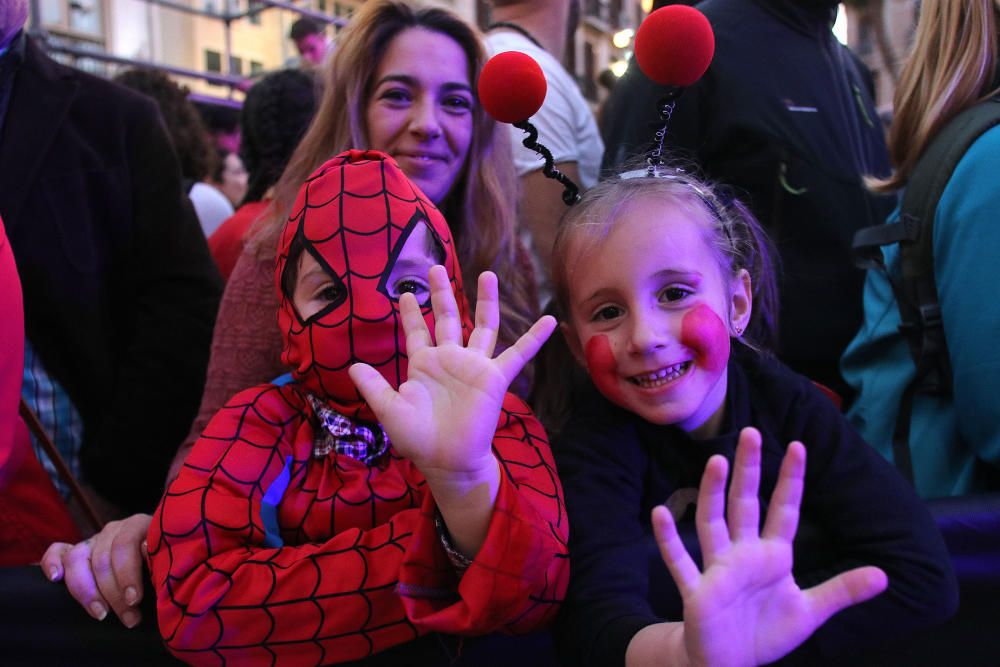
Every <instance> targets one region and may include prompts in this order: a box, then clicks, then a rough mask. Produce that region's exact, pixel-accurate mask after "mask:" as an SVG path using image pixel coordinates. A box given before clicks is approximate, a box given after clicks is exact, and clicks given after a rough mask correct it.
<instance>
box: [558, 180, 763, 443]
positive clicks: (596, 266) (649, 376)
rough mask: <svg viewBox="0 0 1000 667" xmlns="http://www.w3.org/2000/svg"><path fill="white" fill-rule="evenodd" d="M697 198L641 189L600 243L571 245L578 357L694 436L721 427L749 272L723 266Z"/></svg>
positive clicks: (660, 418) (573, 337)
mask: <svg viewBox="0 0 1000 667" xmlns="http://www.w3.org/2000/svg"><path fill="white" fill-rule="evenodd" d="M708 215H709V214H708V212H707V210H706V209H705V208H704V207H703V206H702V205H701V204H700V203H697V202H685V201H677V200H669V199H665V198H663V197H649V196H647V197H642V198H639V199H637V200H635V201H634V202H630V203H629V204H628V205H626V206H625V207H624V209H623V210H622V212H620V213H619V215H618V218H617V219H616V220H614V221H613V222H612V223H611V224H610V226H609V232H608V234H607V236H606V237H605V238H603V239H601V240H599V241H598V242H596V243H593V242H589V243H588V240H587V238H586V237H585V236H584V235H582V234H581V235H579V236H578V237H577V238H574V239H572V240H571V241H570V245H569V247H568V249H567V251H568V252H567V256H568V267H569V272H568V278H569V302H570V313H569V315H570V317H569V322H568V323H566V324H564V327H563V328H564V333H565V335H566V338H567V341H568V342H569V345H570V348H571V349H572V350H573V352H574V355H575V356H576V358H577V359H578V360H579V361H580V362H581V363H582V364H583V365H584V366H586V368H587V371H588V373H590V376H591V378H592V379H593V381H594V384H595V385H596V386H597V388H598V389H599V390H600V391H601V393H602V394H604V395H605V396H606V397H607V398H608V399H609V400H611V401H613V402H614V403H616V404H618V405H620V406H622V407H623V408H625V409H627V410H629V411H631V412H634V413H635V414H637V415H639V416H640V417H642V418H643V419H645V420H646V421H649V422H651V423H654V424H677V425H678V426H680V427H681V428H682V429H684V430H685V431H688V432H689V433H691V434H692V435H694V436H695V437H711V436H712V435H714V434H716V433H717V432H718V429H719V426H720V424H721V419H722V408H723V404H724V401H725V396H726V366H727V363H728V360H729V351H730V333H731V332H735V331H736V330H737V329H738V330H740V331H742V330H743V329H744V328H745V327H746V324H747V322H748V321H749V319H750V303H751V292H750V276H749V274H748V273H747V272H746V271H743V270H741V271H740V272H739V273H738V274H737V275H735V276H733V275H731V274H729V272H726V273H725V274H724V272H723V270H722V268H721V262H720V258H719V256H718V252H717V251H716V250H715V249H714V248H713V247H712V245H711V244H710V243H709V241H708V238H709V235H710V231H709V224H710V222H709V219H708Z"/></svg>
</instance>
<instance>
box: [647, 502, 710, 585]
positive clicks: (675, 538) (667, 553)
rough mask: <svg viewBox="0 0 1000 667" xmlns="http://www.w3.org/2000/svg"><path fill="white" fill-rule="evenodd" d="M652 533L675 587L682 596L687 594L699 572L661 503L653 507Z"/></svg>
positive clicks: (698, 576) (671, 517)
mask: <svg viewBox="0 0 1000 667" xmlns="http://www.w3.org/2000/svg"><path fill="white" fill-rule="evenodd" d="M653 535H654V536H655V537H656V545H657V546H658V547H660V556H662V557H663V562H664V563H666V564H667V569H668V570H670V576H672V577H673V578H674V583H676V584H677V589H678V590H679V591H680V592H681V595H682V596H687V594H688V592H689V591H691V590H693V589H694V588H695V587H696V586H697V585H698V581H699V579H700V578H701V572H699V571H698V566H697V565H696V564H695V562H694V561H693V560H691V556H690V555H689V554H688V552H687V549H686V548H685V547H684V542H682V541H681V537H680V535H678V534H677V525H676V524H675V523H674V517H673V516H672V515H671V514H670V510H668V509H667V508H666V507H664V506H663V505H658V506H656V507H654V508H653Z"/></svg>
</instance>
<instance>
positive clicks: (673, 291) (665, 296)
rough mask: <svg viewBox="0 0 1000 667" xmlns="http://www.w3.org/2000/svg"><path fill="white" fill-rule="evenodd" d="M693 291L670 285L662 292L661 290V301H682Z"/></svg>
mask: <svg viewBox="0 0 1000 667" xmlns="http://www.w3.org/2000/svg"><path fill="white" fill-rule="evenodd" d="M691 294H692V292H691V290H689V289H685V288H684V287H668V288H666V289H665V290H663V291H662V292H660V300H661V301H681V300H682V299H684V298H686V297H689V296H691Z"/></svg>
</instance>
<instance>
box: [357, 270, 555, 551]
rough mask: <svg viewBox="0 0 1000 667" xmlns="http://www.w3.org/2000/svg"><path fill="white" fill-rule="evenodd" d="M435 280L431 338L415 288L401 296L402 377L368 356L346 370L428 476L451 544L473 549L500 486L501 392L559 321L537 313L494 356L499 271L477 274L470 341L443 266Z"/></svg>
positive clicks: (394, 438)
mask: <svg viewBox="0 0 1000 667" xmlns="http://www.w3.org/2000/svg"><path fill="white" fill-rule="evenodd" d="M429 279H430V287H431V304H432V307H433V310H434V340H432V339H431V334H430V331H428V329H427V324H426V322H425V321H424V317H423V315H422V314H421V313H420V307H419V306H418V304H417V301H416V299H415V298H414V297H413V295H411V294H404V295H403V296H402V297H401V298H400V300H399V309H400V314H401V319H402V323H403V330H404V331H405V333H406V354H407V356H408V358H409V364H408V370H407V379H406V382H404V383H403V384H402V385H400V387H399V390H398V391H397V390H395V389H393V388H392V386H391V385H389V383H388V382H386V380H385V378H383V377H382V376H381V375H380V374H379V373H378V372H377V371H375V369H373V368H371V367H370V366H368V365H366V364H355V365H354V366H352V367H351V369H350V375H351V379H352V380H353V381H354V384H355V385H357V387H358V390H359V391H360V392H361V395H362V396H363V397H364V399H365V400H366V401H367V402H368V405H370V406H371V408H372V411H373V412H374V413H375V416H376V417H377V418H378V420H379V422H380V423H381V424H382V426H383V428H385V430H386V433H388V435H389V439H390V440H391V441H392V446H393V447H394V448H395V449H396V451H397V452H399V453H400V454H402V455H403V456H405V457H406V458H408V459H409V460H410V461H412V462H413V463H414V465H416V466H417V468H418V469H419V470H420V472H421V473H423V475H424V477H425V478H426V479H427V483H428V484H429V485H430V488H431V493H432V495H433V496H434V499H435V501H436V502H437V504H438V509H440V510H441V514H442V515H443V517H444V519H445V523H446V524H447V525H448V529H449V531H450V533H451V536H452V539H453V542H454V544H455V546H456V547H457V548H459V550H460V551H462V552H463V553H465V554H467V555H470V556H471V555H474V554H475V553H476V552H477V551H478V550H479V546H480V545H481V544H482V539H483V538H484V537H485V534H486V523H488V520H489V516H490V512H491V511H492V507H493V503H494V501H495V500H496V494H497V490H498V488H499V481H500V473H499V470H498V464H497V461H496V458H495V457H494V456H493V452H492V442H493V435H494V433H495V432H496V427H497V422H498V420H499V418H500V408H501V406H502V405H503V401H504V395H505V394H506V392H507V387H509V386H510V383H511V382H512V381H513V380H514V378H515V377H517V374H518V373H520V372H521V369H522V368H523V367H524V365H525V364H526V363H527V362H528V361H529V360H530V359H531V358H532V357H533V356H534V355H535V353H537V352H538V350H539V348H540V347H541V346H542V344H543V343H544V342H545V341H546V339H548V337H549V335H551V333H552V331H553V330H554V329H555V319H553V318H552V317H549V316H546V317H543V318H541V319H540V320H539V321H538V322H536V323H535V324H534V326H532V327H531V329H530V330H529V331H528V332H527V333H525V334H524V335H523V336H521V338H520V339H519V340H518V341H517V342H516V343H515V344H514V345H512V346H511V347H509V348H508V349H506V350H504V352H503V353H502V354H500V355H499V356H498V357H496V358H495V359H494V358H493V349H494V347H495V345H496V340H497V329H498V327H499V325H500V305H499V298H498V296H497V277H496V276H495V275H494V274H493V273H490V272H486V273H483V274H482V275H481V276H480V277H479V301H478V303H477V304H476V326H475V329H474V330H473V331H472V335H471V336H470V337H469V343H468V346H466V345H465V343H464V341H463V339H462V322H461V316H460V314H459V311H458V304H457V303H456V301H455V295H454V293H453V292H452V288H451V284H450V282H449V281H448V274H447V272H446V271H445V269H444V267H441V266H435V267H433V268H431V271H430V276H429ZM484 521H485V522H486V523H484Z"/></svg>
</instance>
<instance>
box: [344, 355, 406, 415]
mask: <svg viewBox="0 0 1000 667" xmlns="http://www.w3.org/2000/svg"><path fill="white" fill-rule="evenodd" d="M347 374H348V375H349V376H350V377H351V381H352V382H354V386H355V387H357V388H358V391H359V392H360V393H361V397H362V398H363V399H365V402H366V403H368V406H369V407H371V409H372V412H374V413H375V417H376V418H377V419H378V420H379V421H380V422H381V421H384V419H383V417H384V416H385V414H386V413H387V411H388V408H389V405H390V403H392V401H394V400H395V398H396V396H397V395H398V394H397V392H396V390H395V389H393V388H392V385H391V384H389V383H388V382H386V379H385V378H384V377H382V375H381V373H379V372H378V371H377V370H375V369H374V368H372V367H371V366H369V365H368V364H354V365H352V366H351V367H350V368H348V369H347Z"/></svg>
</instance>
